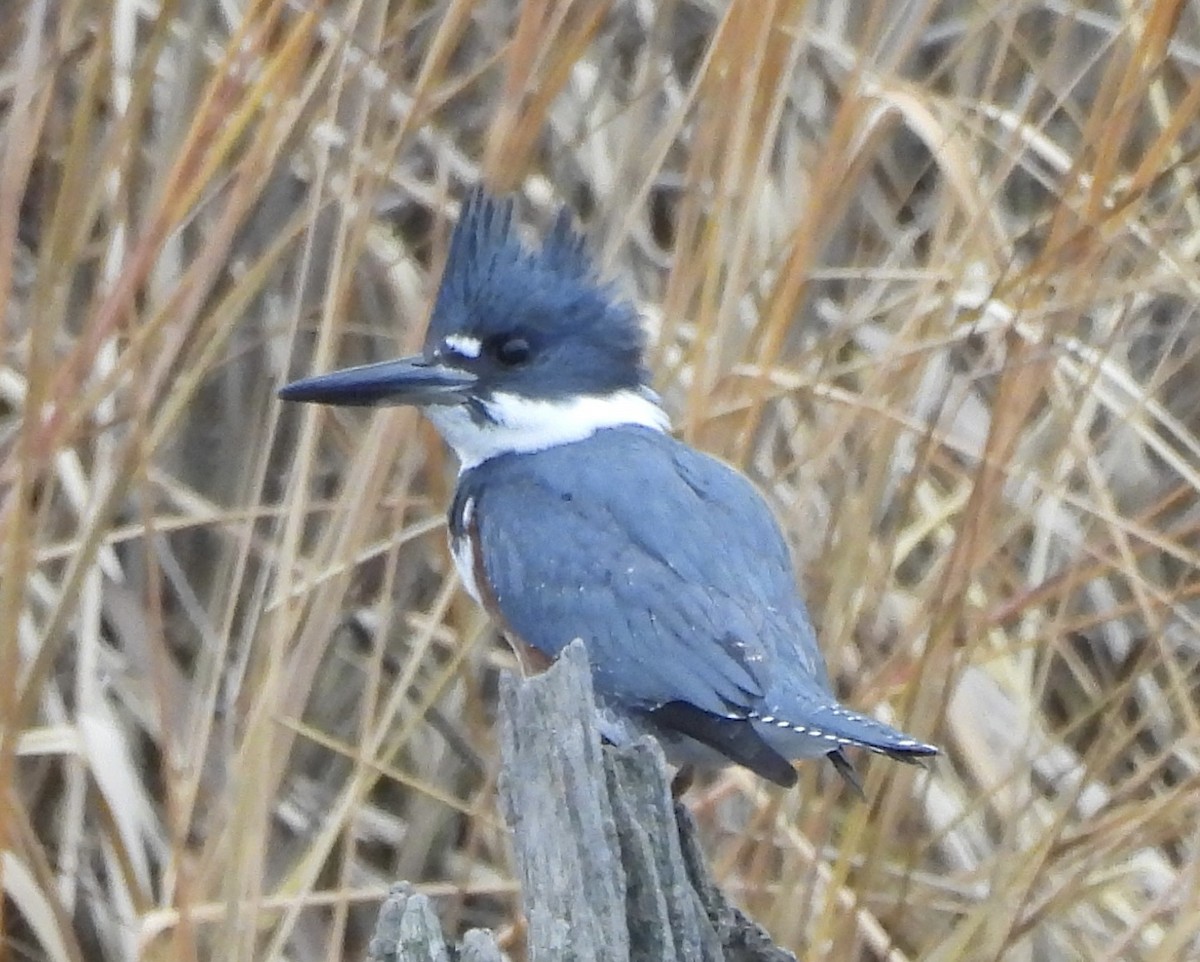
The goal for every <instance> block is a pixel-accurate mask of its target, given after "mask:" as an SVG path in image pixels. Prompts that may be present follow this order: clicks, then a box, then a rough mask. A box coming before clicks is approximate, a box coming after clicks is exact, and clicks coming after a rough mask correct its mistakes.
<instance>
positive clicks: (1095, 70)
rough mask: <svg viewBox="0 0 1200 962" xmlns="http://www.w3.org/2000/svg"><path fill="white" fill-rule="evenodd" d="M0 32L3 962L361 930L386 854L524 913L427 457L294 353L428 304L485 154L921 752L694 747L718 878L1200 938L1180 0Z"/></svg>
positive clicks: (808, 906) (792, 907)
mask: <svg viewBox="0 0 1200 962" xmlns="http://www.w3.org/2000/svg"><path fill="white" fill-rule="evenodd" d="M0 57H2V60H0V130H2V134H0V138H2V139H0V319H2V320H3V326H2V327H0V445H2V447H0V469H2V472H3V473H2V476H0V498H2V502H0V525H2V532H3V533H2V539H0V550H2V552H3V567H2V569H0V570H2V571H3V578H2V581H0V632H3V640H2V642H0V790H2V791H3V793H4V800H3V803H2V804H0V873H2V875H0V881H2V885H3V890H4V895H5V898H4V902H3V908H2V913H3V914H2V922H0V932H2V934H3V939H4V947H5V950H6V957H9V958H13V959H54V960H76V962H78V960H85V959H86V960H105V959H114V960H116V959H209V958H212V959H222V960H241V959H244V960H249V959H277V958H278V959H282V958H288V959H296V960H317V959H339V958H342V957H343V956H345V957H348V958H354V957H357V955H358V954H360V953H361V951H362V947H363V941H364V938H365V937H366V934H367V933H368V932H369V928H370V925H371V923H372V921H373V918H374V912H375V909H376V907H377V905H378V901H379V899H380V898H381V897H382V895H383V894H384V893H385V892H386V890H387V887H388V885H389V884H390V883H391V882H392V881H393V880H395V879H400V878H403V879H409V880H411V881H413V882H416V883H418V884H419V887H420V888H421V889H422V890H424V891H427V892H429V893H432V894H433V895H435V896H437V905H438V908H439V911H440V912H441V914H442V918H443V920H444V922H445V924H446V926H447V928H448V929H449V930H456V929H461V928H464V927H467V926H470V925H489V926H494V927H496V928H497V929H498V930H499V931H500V932H501V935H502V938H503V939H504V941H505V944H506V945H507V947H508V949H509V951H511V952H512V953H513V955H514V957H518V958H519V957H520V956H521V951H522V948H521V947H522V940H521V927H520V921H519V916H518V896H517V893H516V892H515V891H514V886H513V883H512V878H511V873H510V869H509V861H508V854H507V851H506V844H507V843H506V835H505V832H504V830H503V826H502V825H501V823H500V822H499V819H498V817H497V814H496V811H495V778H496V752H495V751H494V747H493V735H492V731H491V723H492V718H493V710H494V689H495V681H496V675H497V672H498V671H499V670H500V669H501V668H503V667H504V666H506V665H508V663H509V657H508V655H507V653H506V651H505V649H504V648H503V646H501V645H499V644H497V643H496V641H495V636H494V633H493V631H492V630H491V629H490V628H489V627H488V626H487V624H486V622H485V620H484V619H483V617H482V616H481V615H480V613H479V612H478V611H476V610H475V608H474V607H473V606H472V604H471V603H470V602H469V601H468V600H467V599H465V597H464V595H463V593H462V591H461V590H460V589H459V586H458V585H457V583H456V579H455V575H454V574H453V566H452V564H451V563H450V559H449V555H448V552H447V550H446V547H445V543H444V532H443V530H442V524H443V522H442V512H443V507H444V505H445V503H446V501H447V495H448V492H449V491H450V489H451V486H452V484H453V471H454V467H453V463H452V461H451V460H450V458H449V457H448V455H446V454H445V453H444V452H443V451H442V449H441V447H440V445H439V443H438V441H437V438H436V436H435V435H434V434H433V433H432V432H431V430H430V429H429V428H428V427H427V426H425V425H423V424H422V423H421V422H420V421H419V420H418V418H417V417H416V415H415V414H414V413H413V412H408V411H403V412H400V411H398V412H388V413H385V414H377V415H374V416H369V415H367V414H363V413H361V412H349V413H348V412H345V411H324V410H312V409H298V408H287V409H285V408H283V407H281V405H280V404H279V403H278V402H276V401H275V400H274V397H273V392H274V389H275V388H276V387H277V386H278V385H279V384H280V383H281V382H282V381H283V380H285V379H287V378H288V377H291V376H296V375H301V374H304V373H308V372H311V371H315V370H325V369H328V368H330V367H333V366H334V365H337V364H346V363H352V362H356V361H362V360H370V359H377V358H382V357H386V356H390V355H393V354H396V353H399V352H401V351H410V350H412V349H414V348H416V347H417V346H418V345H419V344H420V341H421V334H422V328H423V324H424V319H425V316H426V313H427V310H428V304H429V298H430V294H431V293H432V291H433V289H434V285H435V283H436V278H437V273H438V269H439V265H440V261H441V258H442V257H443V256H444V251H445V240H446V237H447V232H448V230H449V229H450V227H451V225H452V223H453V220H454V215H455V211H456V209H457V203H458V201H459V200H460V199H461V198H462V197H463V196H464V194H465V192H466V190H467V188H468V186H469V185H471V184H473V183H474V182H476V181H477V180H480V179H484V180H486V181H487V182H488V183H490V184H491V185H492V186H493V187H494V188H496V189H501V190H514V191H517V192H518V194H519V198H520V203H519V210H520V212H521V218H522V221H523V222H524V223H526V224H527V225H529V227H530V229H531V230H539V229H541V228H544V227H545V226H546V224H547V223H548V221H549V218H550V217H551V215H552V211H553V210H554V209H555V207H556V206H557V205H560V204H566V205H568V206H569V207H571V208H572V209H573V210H575V211H576V212H578V214H579V216H580V219H581V222H582V223H583V224H584V225H585V226H586V228H587V231H588V233H589V235H590V237H591V239H592V241H593V245H594V249H595V250H596V252H597V255H598V257H599V258H600V259H601V261H602V263H603V264H604V265H605V268H606V270H607V271H608V272H609V273H610V274H611V275H612V276H613V277H615V278H618V279H619V283H620V284H621V285H622V289H623V290H624V291H625V292H626V293H627V294H628V295H629V296H630V297H631V298H633V299H634V300H635V301H636V302H637V304H638V306H639V309H640V310H641V311H642V313H643V314H644V316H645V318H646V323H647V325H648V328H649V330H650V332H651V335H652V339H653V343H654V350H653V366H654V369H655V371H656V384H657V386H658V387H659V388H660V389H661V391H662V392H663V395H664V397H665V399H666V401H667V404H668V406H669V408H670V410H671V412H672V414H673V416H674V417H675V421H676V424H677V426H678V430H679V431H680V433H681V435H682V436H684V437H687V438H688V439H689V440H691V441H693V442H695V443H697V444H699V445H701V446H703V447H704V448H706V449H707V450H710V451H713V452H715V453H718V454H720V455H722V456H724V457H726V458H728V459H730V460H731V461H734V462H736V463H738V464H740V465H742V466H743V467H744V468H746V470H748V471H749V472H750V473H751V474H752V475H753V476H754V477H755V478H756V480H757V481H758V482H759V483H760V484H761V485H762V486H763V488H764V490H765V491H766V492H767V493H768V495H769V497H770V499H771V501H772V503H773V505H774V506H775V507H776V509H777V511H778V513H779V515H780V518H781V519H782V520H783V522H784V524H785V526H786V529H787V531H788V533H789V536H790V537H791V539H792V541H793V543H794V547H795V551H796V556H797V559H798V561H799V562H800V563H801V570H802V572H803V576H804V579H805V583H806V590H807V594H808V597H809V599H810V602H811V604H812V607H813V611H814V617H815V619H816V622H817V624H818V627H819V632H820V636H821V638H822V644H823V646H824V649H825V651H826V653H827V657H828V660H829V663H830V668H831V672H832V673H833V675H834V677H835V678H836V681H837V684H838V686H839V688H840V690H841V693H842V695H843V696H844V698H845V700H846V701H847V702H848V703H849V704H851V705H853V706H854V707H856V708H859V709H862V710H866V711H871V712H875V713H877V714H878V715H880V716H881V717H884V718H886V719H888V720H889V721H894V722H896V723H898V724H902V725H903V726H904V727H905V728H906V729H908V730H909V731H912V732H914V733H915V734H917V735H919V736H921V737H926V738H930V739H932V740H935V741H937V742H938V743H940V744H941V745H942V746H944V749H945V756H944V758H942V759H940V760H939V761H938V762H937V763H936V764H935V765H934V766H933V767H932V768H931V769H930V770H929V771H928V772H920V771H912V770H910V769H908V768H906V767H904V766H898V765H894V764H890V763H887V762H885V761H880V760H876V759H863V760H862V763H863V765H864V767H865V771H866V776H867V778H866V788H867V796H868V799H869V801H868V802H867V803H865V804H864V803H861V802H857V801H856V800H855V799H854V798H853V796H851V795H848V794H847V793H846V791H845V790H844V789H843V788H842V787H841V785H840V784H839V783H838V780H837V779H836V778H831V777H830V772H827V771H826V770H825V769H826V768H827V767H828V766H823V765H812V764H810V765H807V766H805V767H804V778H803V779H802V785H801V787H800V788H799V789H797V790H795V791H792V792H790V793H782V792H779V791H776V790H773V789H771V788H770V787H769V786H767V785H765V784H763V783H761V782H759V781H757V780H756V779H754V778H753V777H752V776H750V775H748V774H747V773H745V772H743V771H738V770H731V771H728V772H724V773H721V774H719V775H716V776H714V777H713V778H712V779H710V780H708V781H706V782H703V783H701V784H700V785H699V786H698V787H696V788H695V789H693V791H692V792H691V794H690V795H689V796H688V801H689V804H690V805H691V807H692V808H693V810H694V811H695V812H696V814H697V817H698V818H699V819H700V821H701V824H702V825H703V826H704V830H705V832H706V833H707V837H708V842H709V851H710V852H711V854H712V856H713V859H714V865H715V869H716V871H717V872H718V875H719V877H720V878H721V879H722V881H723V884H724V885H725V886H726V887H727V889H728V890H729V891H730V892H731V893H733V894H734V896H735V897H736V898H738V899H739V900H740V901H741V902H742V903H743V904H744V905H745V907H746V908H747V909H748V910H749V911H750V912H751V913H752V914H753V915H755V916H756V917H757V918H758V919H760V920H761V921H762V922H763V923H764V924H765V925H766V926H767V927H768V928H769V929H770V930H771V932H772V933H773V934H774V936H775V937H776V938H777V939H778V940H779V941H780V942H781V943H782V944H786V945H789V946H791V947H793V948H794V949H795V950H796V951H797V952H798V953H800V954H801V956H802V957H803V958H804V959H806V960H813V962H816V960H834V959H836V960H846V959H853V960H888V962H902V960H918V959H919V960H931V962H932V960H939V962H950V960H992V959H1004V960H1029V962H1033V960H1039V962H1041V960H1049V962H1057V960H1067V959H1083V960H1137V962H1142V960H1145V962H1151V960H1175V959H1186V958H1192V959H1195V958H1200V909H1198V908H1197V906H1200V891H1198V889H1200V858H1198V856H1197V846H1198V844H1200V835H1198V826H1200V777H1198V770H1200V698H1198V697H1197V687H1198V661H1200V658H1198V656H1200V640H1198V637H1200V636H1198V633H1197V628H1198V619H1200V610H1198V606H1197V595H1198V594H1200V577H1198V574H1197V554H1198V551H1200V536H1198V531H1200V504H1198V501H1197V492H1198V491H1200V387H1198V385H1200V317H1198V316H1197V305H1198V304H1200V268H1198V267H1197V262H1198V258H1197V255H1198V253H1200V198H1198V197H1197V194H1196V190H1195V185H1196V181H1197V174H1198V166H1197V150H1198V149H1200V125H1198V124H1197V114H1198V107H1200V8H1198V7H1197V6H1196V5H1188V4H1184V3H1180V2H1151V0H1146V2H1142V3H1107V2H1105V3H1086V4H1085V3H1072V2H1067V0H1041V2H1028V3H1013V4H999V3H996V4H980V3H967V2H954V0H949V2H942V3H937V2H921V0H907V2H887V0H877V2H859V3H855V2H850V0H825V2H811V3H803V2H793V3H787V2H772V0H734V2H730V3H727V4H722V3H717V2H713V0H674V2H658V3H655V2H642V0H611V2H591V0H588V2H584V0H578V2H571V0H523V2H520V3H515V2H510V0H441V2H433V3H416V2H407V0H392V2H386V3H385V2H378V0H376V2H361V0H360V2H352V0H328V2H322V0H287V2H283V0H241V2H240V3H237V2H233V0H220V2H205V0H158V2H155V0H146V2H141V3H135V2H131V0H110V2H108V3H80V2H70V0H8V2H6V3H4V4H3V5H0ZM612 469H613V471H614V477H615V478H619V476H620V466H619V465H617V466H612Z"/></svg>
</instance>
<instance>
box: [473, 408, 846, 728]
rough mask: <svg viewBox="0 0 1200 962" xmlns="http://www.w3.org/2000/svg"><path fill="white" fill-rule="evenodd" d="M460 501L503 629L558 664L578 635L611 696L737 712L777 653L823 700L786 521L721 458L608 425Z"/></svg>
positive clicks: (491, 472) (824, 687)
mask: <svg viewBox="0 0 1200 962" xmlns="http://www.w3.org/2000/svg"><path fill="white" fill-rule="evenodd" d="M464 496H465V497H469V498H471V499H472V500H473V505H472V515H473V520H474V524H475V525H477V535H478V539H479V541H478V543H479V551H480V554H481V560H482V567H483V572H482V573H483V575H484V577H486V578H487V581H488V583H489V587H490V592H491V594H492V596H493V598H494V600H495V603H496V604H497V605H498V607H499V609H500V613H501V614H502V615H503V617H504V620H505V621H506V622H507V625H508V627H509V628H510V629H511V630H512V631H513V632H514V633H515V634H517V635H518V636H519V637H520V639H521V640H522V641H524V642H525V643H526V644H529V645H532V646H533V647H535V648H537V649H539V650H540V651H542V652H543V653H544V654H546V655H548V656H550V657H551V658H553V657H556V656H557V655H558V653H559V652H560V651H561V650H562V649H563V648H564V647H565V646H566V645H567V644H569V643H570V642H571V641H572V640H574V639H575V638H582V639H583V640H584V642H585V644H586V646H587V648H588V653H589V657H590V659H591V662H592V671H593V678H594V682H595V685H596V688H597V689H598V690H599V691H601V692H602V693H607V694H609V695H615V696H617V697H619V699H620V701H621V702H622V703H623V704H627V705H636V706H641V707H644V708H653V707H657V706H659V705H663V704H666V703H668V702H673V701H683V702H687V703H690V704H692V705H694V706H696V707H698V708H700V709H703V710H704V711H708V712H713V713H717V714H728V715H740V714H744V713H745V712H747V711H751V710H754V709H755V708H756V707H757V706H758V705H759V704H760V701H761V699H762V696H763V694H764V692H765V691H766V690H767V688H768V686H769V685H770V682H771V680H772V677H773V675H774V674H775V672H776V670H777V664H776V663H777V661H778V660H779V659H780V658H784V659H786V661H787V662H788V663H789V664H788V668H787V670H788V673H789V674H793V673H797V672H799V673H804V674H807V676H808V677H809V678H811V679H812V682H813V684H814V687H815V688H816V689H817V690H820V691H822V692H827V691H828V681H827V679H826V675H825V670H824V666H823V664H822V663H821V661H820V655H819V654H818V652H817V648H816V645H815V641H814V640H813V633H812V627H811V625H810V623H809V620H808V616H807V613H806V612H805V610H804V607H803V604H802V603H801V602H800V600H799V598H798V597H797V594H796V586H795V583H794V580H793V577H794V576H793V573H792V567H791V561H790V558H789V555H788V551H787V547H786V545H785V543H784V541H783V538H782V536H781V534H780V532H779V529H778V526H777V525H776V523H775V520H774V518H773V517H772V516H771V513H770V511H769V510H768V508H767V507H766V505H765V504H764V502H763V501H762V499H761V497H760V496H759V494H758V493H757V491H755V490H754V488H753V487H752V486H751V485H750V484H749V482H748V481H746V480H745V479H744V478H743V477H741V476H740V475H739V474H738V473H737V472H735V471H733V470H732V469H731V468H729V467H728V466H726V465H724V464H722V463H721V462H719V461H717V460H715V459H713V458H710V457H707V456H706V455H703V454H700V453H699V452H696V451H694V450H692V449H691V448H688V447H687V446H685V445H683V444H680V443H679V442H676V441H674V440H673V439H671V438H670V437H668V436H666V435H661V434H658V433H656V432H652V431H649V430H644V429H639V428H628V429H626V428H621V429H611V430H606V431H601V432H598V433H597V434H596V435H594V436H593V437H592V438H589V439H588V440H586V441H582V442H578V443H576V444H572V445H566V446H562V447H558V448H550V449H548V450H546V451H542V452H538V453H536V454H526V455H520V456H506V457H500V458H496V459H493V460H492V461H489V462H485V463H484V464H482V465H480V466H479V467H477V468H475V469H474V470H472V471H470V472H468V473H467V474H466V475H465V476H464V477H463V479H462V483H461V486H460V499H461V498H462V497H464Z"/></svg>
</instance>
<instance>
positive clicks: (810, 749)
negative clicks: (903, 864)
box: [755, 703, 938, 795]
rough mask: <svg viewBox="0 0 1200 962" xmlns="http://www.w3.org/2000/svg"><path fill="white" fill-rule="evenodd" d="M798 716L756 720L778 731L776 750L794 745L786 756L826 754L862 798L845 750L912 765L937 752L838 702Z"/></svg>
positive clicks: (765, 716) (766, 716) (759, 716)
mask: <svg viewBox="0 0 1200 962" xmlns="http://www.w3.org/2000/svg"><path fill="white" fill-rule="evenodd" d="M795 714H796V715H802V716H803V720H802V721H799V720H793V718H784V717H782V715H781V714H767V713H761V714H757V715H756V716H755V720H756V721H758V722H759V723H760V724H761V725H764V726H771V727H773V728H775V729H777V730H778V737H777V738H776V739H772V740H771V741H772V744H773V745H774V747H775V748H776V750H777V751H778V750H779V749H780V748H781V747H782V745H781V742H782V741H784V740H786V741H788V742H791V743H792V747H793V751H788V752H787V753H786V754H788V755H792V754H793V752H794V754H795V755H800V756H809V757H811V756H815V755H821V754H823V755H826V756H827V757H828V758H829V760H830V761H831V762H832V763H833V766H834V767H835V768H836V769H837V770H838V772H839V773H840V774H841V776H842V777H843V778H844V779H845V780H846V782H847V783H848V784H849V785H850V787H851V788H853V789H854V790H855V791H856V792H857V793H858V794H859V795H862V784H861V783H860V782H859V780H858V776H857V774H856V773H855V771H854V766H853V765H852V764H851V763H850V760H849V759H848V758H847V757H846V754H845V752H844V750H843V749H845V748H847V747H856V748H865V749H867V750H868V751H871V752H874V753H875V754H877V755H886V756H887V757H888V758H894V759H895V760H896V761H899V762H905V763H907V764H910V765H919V764H921V761H922V759H925V758H928V757H930V756H931V755H936V754H937V753H938V748H937V746H936V745H930V744H929V743H927V742H922V741H919V740H917V739H915V738H913V737H912V736H911V735H906V734H905V733H904V732H902V731H899V730H897V729H895V728H892V727H891V726H890V725H885V724H884V723H883V722H881V721H879V720H878V719H875V718H872V717H870V716H869V715H863V714H861V713H859V712H856V711H851V710H850V709H849V708H843V707H842V706H841V705H838V704H836V703H834V704H825V705H819V706H812V705H808V706H805V708H804V710H803V711H802V712H796V713H795Z"/></svg>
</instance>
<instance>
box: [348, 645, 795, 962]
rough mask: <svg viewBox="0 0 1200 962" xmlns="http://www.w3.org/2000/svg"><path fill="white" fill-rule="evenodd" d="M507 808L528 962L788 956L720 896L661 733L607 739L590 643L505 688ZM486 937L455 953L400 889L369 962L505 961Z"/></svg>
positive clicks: (473, 937) (763, 961) (723, 961)
mask: <svg viewBox="0 0 1200 962" xmlns="http://www.w3.org/2000/svg"><path fill="white" fill-rule="evenodd" d="M500 698H501V705H500V714H501V750H502V765H503V767H502V771H501V779H500V801H501V809H502V811H503V813H504V817H505V819H506V821H507V822H508V826H509V828H510V830H511V831H512V844H513V852H514V854H515V861H516V869H517V875H518V878H519V880H520V883H521V892H522V901H523V903H524V908H525V917H526V920H527V924H528V957H529V959H530V962H562V960H571V962H650V960H653V962H784V960H793V962H794V958H795V957H794V956H793V955H792V954H791V953H790V952H785V951H784V950H782V949H780V948H778V947H777V946H775V945H773V944H772V943H771V941H770V939H769V938H768V937H767V935H766V934H765V933H764V932H763V930H762V929H761V928H759V927H758V926H757V925H756V924H755V923H754V922H752V921H751V920H750V919H748V918H747V917H746V916H745V915H743V914H742V913H741V912H740V911H739V910H738V909H736V908H735V907H734V906H733V905H731V904H730V903H729V902H728V900H727V899H726V898H725V896H724V895H723V894H722V893H721V891H720V890H719V889H718V888H717V886H716V885H715V883H714V882H713V880H712V877H711V875H710V874H709V871H708V868H707V866H706V865H705V862H704V858H703V855H702V853H701V851H700V848H699V845H698V843H697V840H696V832H695V825H694V823H693V822H692V819H691V816H690V814H689V813H688V812H687V810H686V809H685V808H684V807H683V806H681V805H677V804H675V803H674V802H673V800H672V798H671V791H670V783H669V780H668V776H667V767H666V763H665V762H664V760H663V757H662V752H661V751H660V750H659V748H658V745H657V744H655V743H654V742H653V740H652V739H649V738H646V739H643V740H641V741H639V742H636V743H634V744H632V745H628V746H623V747H620V748H614V747H612V746H609V745H601V740H600V735H599V733H598V732H597V730H596V722H595V716H594V711H593V709H592V686H591V675H590V672H589V671H588V665H587V655H586V654H585V652H584V649H583V646H582V645H581V644H579V643H576V644H574V645H572V646H570V647H569V648H568V649H567V650H566V652H564V654H563V655H562V657H561V658H559V660H558V662H557V663H556V664H555V665H554V666H553V667H552V668H550V669H549V670H548V671H547V672H545V673H544V674H542V675H539V676H538V677H536V678H531V679H528V680H522V679H518V678H515V677H511V676H510V677H506V678H504V679H503V681H502V683H501V690H500ZM501 957H502V956H501V954H500V951H499V949H498V948H497V947H496V943H495V940H494V939H493V938H492V936H491V935H490V933H486V932H482V931H479V930H475V931H472V932H469V933H467V936H466V937H465V938H464V940H463V944H462V946H461V947H460V948H458V949H454V950H452V949H448V948H447V946H446V945H445V940H444V938H443V936H442V933H441V929H440V927H439V926H438V923H437V918H436V916H435V915H434V913H433V909H432V907H431V906H430V904H429V900H428V899H426V898H425V897H424V896H420V895H410V894H407V893H406V892H405V891H404V890H403V888H402V887H400V888H398V889H397V891H396V892H395V893H394V894H393V896H392V897H391V898H389V899H388V900H387V902H386V903H385V904H384V907H383V909H382V910H381V911H380V914H379V922H378V925H377V928H376V935H375V938H374V939H373V940H372V943H371V954H370V958H371V959H372V960H378V962H393V960H395V962H427V960H428V962H442V960H445V962H449V960H450V959H452V958H457V959H459V960H461V962H468V960H470V962H495V960H499V959H501Z"/></svg>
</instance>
